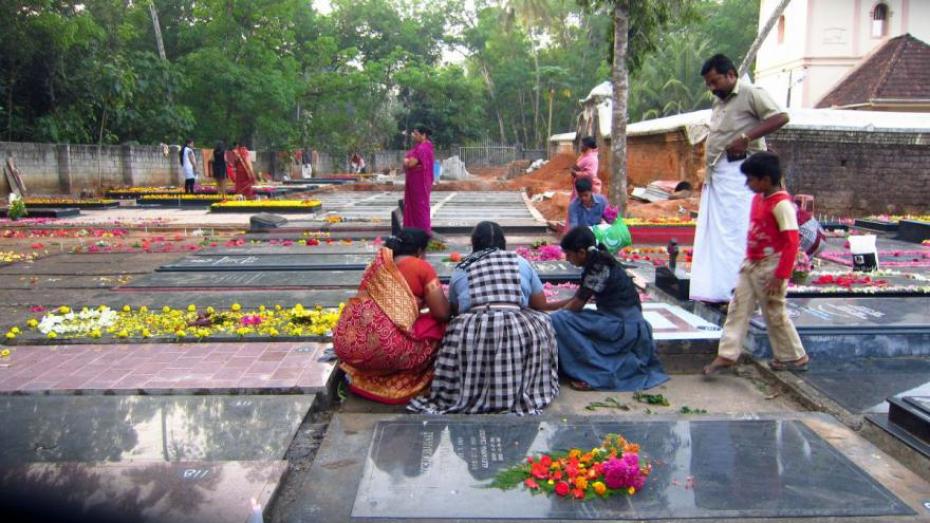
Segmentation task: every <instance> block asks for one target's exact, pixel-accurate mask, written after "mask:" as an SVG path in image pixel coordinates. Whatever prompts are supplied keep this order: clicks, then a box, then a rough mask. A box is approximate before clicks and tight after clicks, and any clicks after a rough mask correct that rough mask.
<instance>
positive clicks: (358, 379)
mask: <svg viewBox="0 0 930 523" xmlns="http://www.w3.org/2000/svg"><path fill="white" fill-rule="evenodd" d="M429 239H430V236H429V234H427V233H426V231H424V230H422V229H414V228H405V229H403V230H401V232H400V233H399V234H398V235H397V237H391V238H389V239H388V240H387V241H386V242H385V247H382V248H381V250H380V251H379V252H378V254H377V255H376V256H375V260H374V261H373V262H372V263H371V265H369V266H368V269H367V270H366V271H365V274H364V276H362V283H361V285H360V286H359V289H358V293H357V294H356V295H355V297H353V298H351V299H350V300H349V302H348V303H347V304H346V307H345V309H344V310H343V312H342V316H341V317H340V318H339V322H338V323H337V324H336V328H335V330H334V331H333V348H334V349H335V351H336V356H338V357H339V361H340V367H341V368H342V369H343V370H344V371H345V372H346V374H347V375H348V378H349V389H350V390H351V391H352V392H354V393H355V394H358V395H359V396H362V397H364V398H368V399H370V400H374V401H378V402H381V403H388V404H403V403H407V402H408V401H409V400H410V399H411V398H412V397H414V396H416V395H417V394H419V393H420V392H422V391H424V390H426V389H427V388H428V387H429V384H430V382H431V381H432V379H433V358H434V356H435V354H436V349H437V348H438V346H439V342H440V341H441V340H442V335H443V333H444V332H445V329H446V321H447V320H448V319H449V301H448V300H447V299H446V295H445V294H444V293H443V291H442V286H441V285H440V284H439V279H438V278H437V277H436V270H435V269H433V266H432V265H430V264H429V262H427V261H426V260H425V259H424V258H425V256H426V246H427V244H428V243H429ZM424 306H426V307H427V308H428V309H429V312H426V313H421V312H420V310H421V309H422V308H423V307H424Z"/></svg>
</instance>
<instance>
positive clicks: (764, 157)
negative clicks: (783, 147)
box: [739, 151, 781, 186]
mask: <svg viewBox="0 0 930 523" xmlns="http://www.w3.org/2000/svg"><path fill="white" fill-rule="evenodd" d="M739 170H740V171H743V174H745V175H746V176H752V177H753V178H768V179H769V180H771V181H772V185H775V186H777V185H779V184H781V160H779V159H778V155H777V154H775V153H770V152H768V151H762V152H758V153H756V154H754V155H752V156H750V157H749V158H747V159H746V160H745V161H744V162H743V164H742V165H740V166H739Z"/></svg>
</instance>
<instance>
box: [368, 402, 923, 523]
mask: <svg viewBox="0 0 930 523" xmlns="http://www.w3.org/2000/svg"><path fill="white" fill-rule="evenodd" d="M611 432H613V433H619V434H622V435H623V436H624V437H626V438H627V439H628V440H630V441H634V442H637V443H639V444H640V445H641V448H642V450H641V452H640V455H641V457H642V458H643V459H646V460H647V461H649V462H651V463H652V464H653V472H652V474H651V475H650V476H649V478H648V480H647V482H646V485H645V487H644V488H643V489H642V490H641V491H640V492H638V493H637V494H636V495H635V496H623V495H617V496H613V497H610V498H607V499H594V500H589V501H586V502H578V501H575V500H572V499H569V498H560V497H559V496H555V495H552V496H545V495H536V496H534V495H532V494H531V493H530V492H528V491H527V490H526V489H525V488H524V487H522V486H520V487H517V488H516V489H513V490H509V491H502V490H498V489H493V488H489V483H490V482H491V480H492V479H493V478H494V476H495V475H496V474H497V473H498V472H499V471H501V470H503V469H505V468H508V467H511V466H513V465H516V464H519V463H521V462H523V461H524V459H525V458H526V456H527V455H529V454H538V453H540V452H549V451H553V450H568V449H569V448H571V447H579V448H583V449H589V448H592V447H595V446H597V445H598V444H599V443H600V441H601V439H602V438H603V437H604V436H605V435H607V434H608V433H611ZM799 448H804V449H805V452H798V450H797V449H799ZM687 477H693V478H695V481H694V482H693V485H692V486H691V487H690V488H688V487H686V486H685V483H686V482H685V478H687ZM891 514H913V511H911V509H910V508H909V507H908V506H907V505H905V504H904V503H903V502H902V501H900V500H899V499H898V498H897V497H895V496H894V495H893V494H892V493H890V492H889V491H888V490H887V489H885V488H884V487H883V486H881V485H880V484H878V483H877V482H876V481H875V480H873V479H872V478H871V477H869V476H868V475H867V474H866V473H865V472H864V471H863V470H862V469H860V468H859V467H857V466H856V465H855V464H853V463H852V462H850V461H849V460H848V459H847V458H846V457H845V456H843V455H842V454H841V453H840V452H839V451H837V450H836V449H835V448H833V447H832V446H831V445H830V444H829V443H828V442H826V441H824V440H823V439H822V438H821V437H820V436H818V435H817V434H816V433H815V432H814V431H812V430H811V429H810V428H808V427H807V426H806V425H804V423H802V422H801V421H797V420H722V421H677V422H666V421H638V422H634V421H627V422H606V421H580V420H579V421H577V422H574V423H564V422H563V423H552V422H548V421H530V420H527V421H524V420H511V419H475V420H459V419H449V418H445V419H436V420H410V421H391V422H381V423H379V424H378V425H377V427H376V428H375V431H374V436H373V438H372V443H371V447H370V450H369V454H368V459H367V461H366V463H365V467H364V471H363V474H362V479H361V483H360V484H359V487H358V491H357V494H356V498H355V503H354V505H353V508H352V516H353V517H367V518H393V519H396V520H406V519H412V518H437V519H447V518H454V519H462V520H474V519H482V518H502V519H510V518H523V519H532V520H546V519H660V518H710V519H715V518H764V517H829V516H880V515H891Z"/></svg>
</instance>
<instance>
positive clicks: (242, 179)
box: [233, 147, 255, 200]
mask: <svg viewBox="0 0 930 523" xmlns="http://www.w3.org/2000/svg"><path fill="white" fill-rule="evenodd" d="M233 158H234V162H233V166H234V168H235V172H236V178H235V180H233V181H234V182H235V184H236V193H237V194H241V195H242V196H244V197H245V198H246V199H247V200H252V199H254V198H255V190H254V189H252V185H253V184H254V183H255V172H254V171H253V170H252V161H251V159H250V158H249V150H248V148H246V147H237V148H235V149H233Z"/></svg>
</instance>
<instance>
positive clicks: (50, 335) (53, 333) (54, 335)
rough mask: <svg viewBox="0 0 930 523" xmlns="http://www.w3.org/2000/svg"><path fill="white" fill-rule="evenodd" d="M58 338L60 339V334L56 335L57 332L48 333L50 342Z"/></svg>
mask: <svg viewBox="0 0 930 523" xmlns="http://www.w3.org/2000/svg"><path fill="white" fill-rule="evenodd" d="M57 337H58V334H56V333H55V331H51V332H49V333H48V338H49V339H50V340H54V339H55V338H57Z"/></svg>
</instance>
